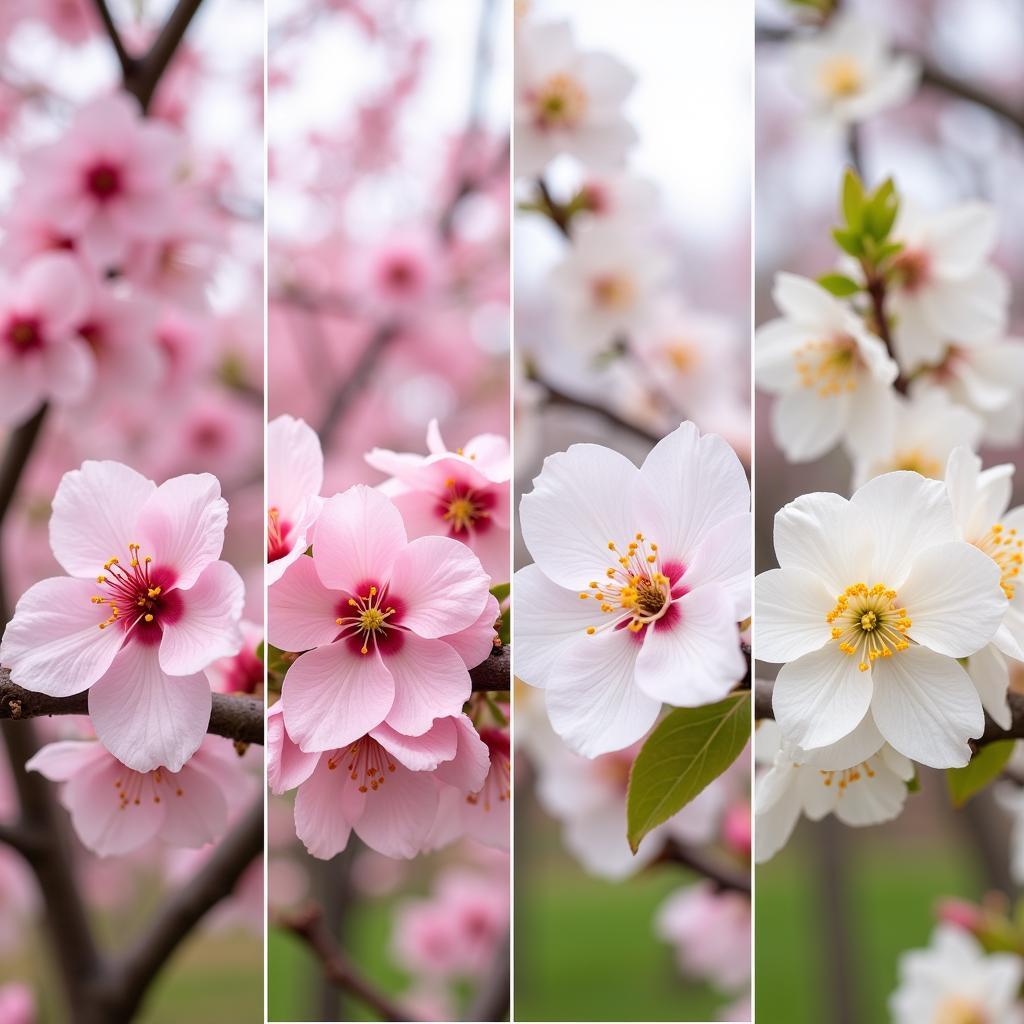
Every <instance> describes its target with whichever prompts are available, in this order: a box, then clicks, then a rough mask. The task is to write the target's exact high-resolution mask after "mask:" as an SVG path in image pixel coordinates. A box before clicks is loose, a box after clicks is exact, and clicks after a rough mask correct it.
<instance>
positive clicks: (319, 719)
mask: <svg viewBox="0 0 1024 1024" xmlns="http://www.w3.org/2000/svg"><path fill="white" fill-rule="evenodd" d="M394 700H395V683H394V680H393V679H392V678H391V673H390V672H389V671H388V670H387V669H386V668H385V667H384V663H383V661H381V658H380V655H379V654H377V653H376V652H375V651H371V652H370V653H369V654H367V655H365V656H364V655H359V654H356V653H354V652H353V651H352V650H351V649H350V648H349V647H348V645H347V644H346V643H345V642H344V641H339V642H338V643H335V644H329V645H328V646H326V647H317V648H316V649H315V650H312V651H307V652H306V653H305V654H303V655H302V656H301V657H300V658H298V659H297V660H296V661H295V663H294V664H293V665H292V667H291V668H290V669H288V673H287V675H286V676H285V677H284V685H283V686H282V688H281V704H282V705H283V707H284V724H285V728H286V729H287V730H288V735H289V736H291V738H292V739H293V740H295V742H296V743H297V744H298V745H299V746H300V747H301V748H302V749H303V750H304V751H307V752H308V751H313V750H333V749H334V748H336V747H344V746H346V745H347V744H349V743H353V742H354V741H355V740H357V739H359V737H360V736H363V735H365V734H366V733H368V732H369V731H370V730H371V729H373V728H375V727H376V726H378V725H380V723H381V722H383V721H384V718H385V717H386V716H387V713H388V712H389V711H390V710H391V705H392V704H393V703H394Z"/></svg>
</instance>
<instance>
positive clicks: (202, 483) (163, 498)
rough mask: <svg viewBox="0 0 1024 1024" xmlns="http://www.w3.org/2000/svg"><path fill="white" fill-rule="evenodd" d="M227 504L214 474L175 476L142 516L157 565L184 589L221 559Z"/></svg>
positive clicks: (142, 530)
mask: <svg viewBox="0 0 1024 1024" xmlns="http://www.w3.org/2000/svg"><path fill="white" fill-rule="evenodd" d="M227 522H228V504H227V502H226V501H225V500H224V499H223V498H222V497H221V496H220V481H218V479H217V478H216V477H215V476H211V475H210V474H209V473H200V474H190V475H188V476H176V477H174V478H173V479H171V480H168V481H166V482H165V483H163V484H161V485H160V486H159V487H158V488H157V490H156V493H155V494H154V495H153V496H152V497H151V498H150V499H149V501H147V502H146V505H145V507H144V508H143V509H142V511H141V512H140V514H139V534H140V536H139V538H138V539H139V541H140V542H141V543H142V548H143V551H142V553H143V554H144V555H152V556H153V562H154V564H156V565H158V566H167V567H169V568H171V569H172V570H173V571H174V572H175V574H176V576H177V580H176V584H175V585H176V586H177V588H178V589H179V590H187V589H188V588H189V587H191V586H192V584H193V583H195V581H196V580H197V579H198V578H199V574H200V573H201V572H202V571H203V570H204V569H205V568H206V567H207V566H208V565H209V564H210V563H211V562H215V561H216V560H217V559H218V558H220V553H221V550H222V549H223V547H224V528H225V527H226V526H227Z"/></svg>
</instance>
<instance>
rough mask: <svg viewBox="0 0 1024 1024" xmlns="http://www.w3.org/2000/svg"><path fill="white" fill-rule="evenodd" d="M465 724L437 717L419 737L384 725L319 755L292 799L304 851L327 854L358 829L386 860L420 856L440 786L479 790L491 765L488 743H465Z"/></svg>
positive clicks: (341, 846) (341, 847)
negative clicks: (484, 752) (485, 745)
mask: <svg viewBox="0 0 1024 1024" xmlns="http://www.w3.org/2000/svg"><path fill="white" fill-rule="evenodd" d="M286 713H287V712H286ZM462 721H463V716H458V717H445V718H438V719H436V720H435V721H434V722H433V724H432V725H431V726H430V728H429V729H427V731H426V732H425V733H423V734H422V735H419V736H405V735H402V734H401V733H398V732H396V731H395V730H394V729H393V728H392V727H391V726H389V725H387V724H385V723H381V724H380V725H378V726H377V727H376V728H374V729H373V730H372V731H371V732H370V733H369V734H367V735H365V736H361V737H359V738H358V739H356V740H355V742H352V743H349V744H346V745H345V746H344V747H343V748H341V749H337V750H327V751H324V752H323V753H321V754H320V755H319V761H318V763H317V766H316V768H315V769H314V771H313V773H312V774H311V775H310V776H309V778H308V779H306V781H305V782H303V783H302V784H301V785H300V786H299V790H298V794H297V796H296V798H295V831H296V834H297V835H298V837H299V838H300V839H301V840H302V842H303V843H304V844H305V846H306V849H307V850H308V851H309V852H310V853H311V854H312V855H313V856H314V857H319V858H322V859H329V858H331V857H333V856H334V855H335V854H336V853H340V852H341V851H342V850H344V849H345V847H346V846H347V845H348V840H349V836H350V835H351V833H352V832H355V833H356V835H358V836H359V838H360V839H361V840H362V841H363V842H364V843H365V844H366V845H367V846H369V847H370V848H371V849H374V850H376V851H377V852H378V853H383V854H384V855H385V856H388V857H400V858H410V857H414V856H416V854H418V853H420V852H421V851H422V850H423V849H424V848H425V847H426V845H427V842H428V838H429V835H430V830H431V827H432V826H433V824H434V819H435V816H436V814H437V808H438V800H439V794H440V791H441V785H442V784H444V785H452V786H456V787H457V788H459V789H461V790H462V791H463V792H475V791H477V790H479V788H480V786H481V784H482V782H483V778H484V773H485V772H486V770H487V758H486V755H483V756H482V752H481V751H480V749H479V748H480V747H481V746H483V744H482V743H480V741H477V742H478V746H475V747H472V748H470V747H467V746H465V745H464V740H463V738H464V737H465V736H467V735H468V733H467V731H466V730H465V728H464V727H463V728H460V722H462ZM469 729H470V730H472V725H470V726H469ZM474 732H475V730H474Z"/></svg>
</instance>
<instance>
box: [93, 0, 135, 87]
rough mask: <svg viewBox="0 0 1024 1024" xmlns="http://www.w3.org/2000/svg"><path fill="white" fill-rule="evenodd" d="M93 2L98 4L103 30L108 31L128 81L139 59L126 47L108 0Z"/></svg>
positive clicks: (122, 74)
mask: <svg viewBox="0 0 1024 1024" xmlns="http://www.w3.org/2000/svg"><path fill="white" fill-rule="evenodd" d="M93 2H94V4H95V6H96V13H97V14H98V15H99V18H100V22H101V23H102V25H103V30H104V31H105V32H106V33H107V37H108V38H109V39H110V45H111V46H113V48H114V53H115V55H116V56H117V62H118V64H120V65H121V78H122V79H123V80H124V81H125V82H127V81H128V80H129V79H130V78H131V77H132V75H133V74H134V73H135V70H136V68H137V66H138V60H137V59H136V58H135V57H133V56H132V55H131V54H130V53H129V52H128V50H127V49H126V47H125V45H124V40H123V39H122V38H121V33H120V32H119V31H118V29H117V25H115V24H114V18H113V15H112V14H111V13H110V7H109V5H108V4H107V0H93Z"/></svg>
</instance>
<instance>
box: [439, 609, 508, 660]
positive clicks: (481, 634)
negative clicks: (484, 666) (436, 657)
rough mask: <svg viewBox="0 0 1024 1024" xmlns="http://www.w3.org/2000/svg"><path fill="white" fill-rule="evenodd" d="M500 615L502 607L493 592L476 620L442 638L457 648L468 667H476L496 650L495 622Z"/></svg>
mask: <svg viewBox="0 0 1024 1024" xmlns="http://www.w3.org/2000/svg"><path fill="white" fill-rule="evenodd" d="M500 615H501V608H500V606H499V605H498V599H497V598H496V597H495V596H494V595H493V594H488V595H487V601H486V602H485V603H484V610H483V611H482V612H481V613H480V615H479V616H478V618H477V620H476V622H474V623H473V624H472V625H471V626H467V627H466V629H461V630H459V632H458V633H450V634H449V635H448V636H443V637H441V638H440V639H442V640H443V641H444V642H445V643H446V644H448V646H449V647H453V648H454V649H455V651H456V653H457V654H458V655H459V657H460V658H461V659H462V660H463V662H464V663H465V665H466V668H476V666H477V665H479V664H480V663H481V662H484V661H486V660H487V659H488V658H489V657H490V655H491V653H492V652H493V651H494V641H495V640H496V639H497V637H498V634H497V632H496V631H495V624H496V623H497V621H498V618H499V616H500Z"/></svg>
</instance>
